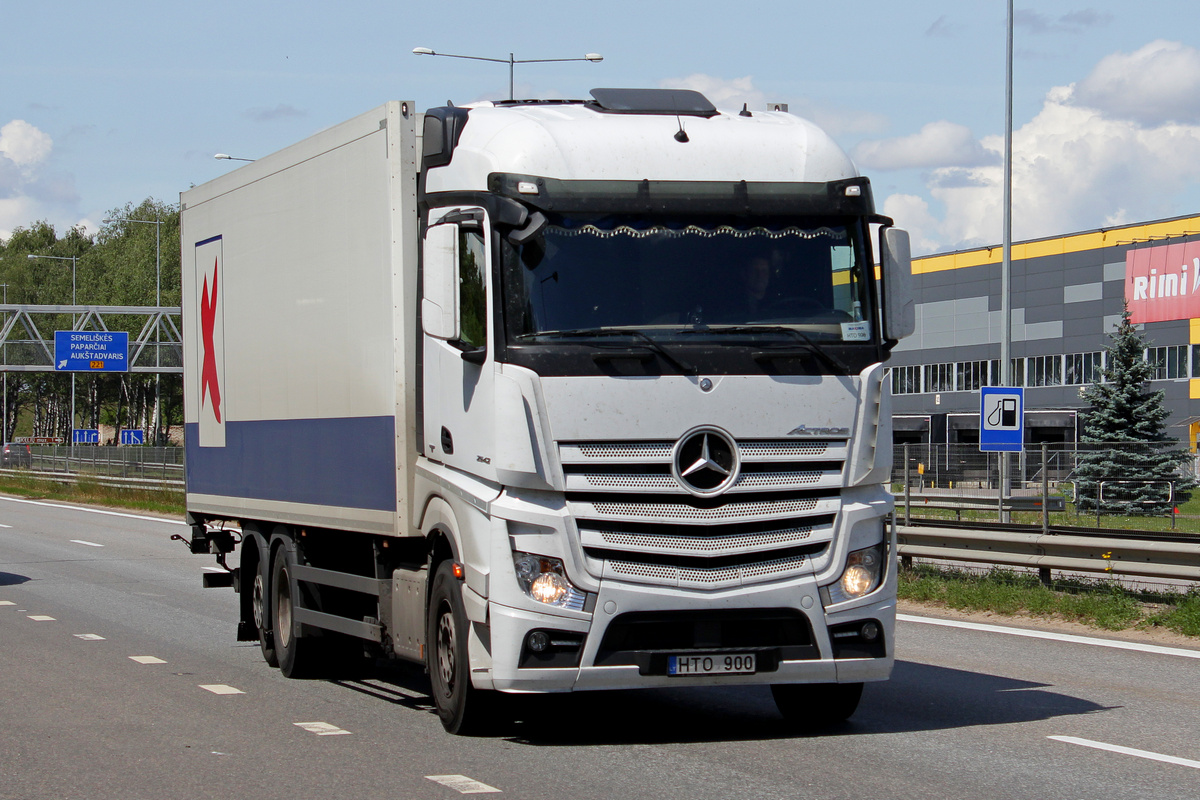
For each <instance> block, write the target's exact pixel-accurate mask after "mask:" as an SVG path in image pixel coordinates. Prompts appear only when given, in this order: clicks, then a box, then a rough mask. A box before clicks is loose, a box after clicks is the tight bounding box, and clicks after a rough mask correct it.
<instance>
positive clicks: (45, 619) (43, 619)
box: [29, 614, 54, 622]
mask: <svg viewBox="0 0 1200 800" xmlns="http://www.w3.org/2000/svg"><path fill="white" fill-rule="evenodd" d="M29 618H30V619H31V620H33V621H34V622H54V617H51V616H47V615H46V614H30V615H29Z"/></svg>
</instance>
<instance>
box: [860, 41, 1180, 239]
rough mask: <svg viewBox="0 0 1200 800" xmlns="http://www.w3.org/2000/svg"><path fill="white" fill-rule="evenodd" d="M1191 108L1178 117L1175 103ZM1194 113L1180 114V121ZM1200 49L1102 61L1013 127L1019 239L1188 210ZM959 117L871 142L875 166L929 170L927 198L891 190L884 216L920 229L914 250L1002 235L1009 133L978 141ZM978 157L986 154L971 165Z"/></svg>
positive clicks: (865, 160) (1160, 48)
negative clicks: (1179, 204)
mask: <svg viewBox="0 0 1200 800" xmlns="http://www.w3.org/2000/svg"><path fill="white" fill-rule="evenodd" d="M1181 109H1186V110H1187V113H1186V115H1185V114H1184V113H1169V110H1173V111H1176V112H1179V111H1180V110H1181ZM1181 119H1183V120H1185V121H1179V120H1181ZM1197 123H1200V53H1198V52H1197V51H1195V50H1193V49H1191V48H1187V47H1184V46H1182V45H1178V44H1173V43H1169V42H1153V43H1151V44H1149V45H1147V46H1146V47H1143V48H1142V49H1140V50H1138V51H1137V52H1135V53H1132V54H1122V53H1118V54H1115V55H1112V56H1108V57H1106V58H1105V59H1103V60H1102V61H1101V62H1100V63H1099V64H1097V66H1096V68H1095V69H1094V70H1093V71H1092V73H1091V74H1090V75H1089V76H1088V77H1087V79H1085V80H1084V81H1081V82H1080V83H1079V84H1077V85H1075V84H1073V85H1070V86H1059V87H1055V88H1053V89H1051V90H1050V91H1049V92H1048V93H1047V94H1046V97H1045V99H1044V100H1043V104H1042V108H1041V110H1040V111H1039V112H1038V114H1037V115H1036V116H1035V117H1034V118H1033V119H1031V120H1029V121H1028V122H1027V123H1025V124H1024V125H1022V126H1020V127H1018V128H1017V129H1016V130H1014V131H1013V238H1014V239H1016V240H1022V239H1033V238H1039V237H1043V236H1054V235H1059V234H1064V233H1069V232H1072V231H1079V230H1089V229H1093V228H1100V227H1106V226H1108V225H1117V224H1122V223H1127V222H1131V221H1136V220H1147V219H1156V218H1160V217H1165V216H1171V215H1173V214H1178V213H1181V212H1179V210H1178V209H1177V208H1176V207H1175V206H1174V205H1173V203H1174V201H1175V199H1176V198H1177V197H1179V196H1180V195H1181V194H1182V193H1184V192H1185V191H1189V190H1191V189H1192V188H1193V186H1194V183H1195V181H1194V176H1195V175H1197V174H1200V124H1197ZM968 137H969V132H968V131H967V130H966V129H965V128H962V127H961V126H956V125H953V124H951V123H946V122H937V123H930V124H929V125H926V126H925V127H924V128H922V130H921V132H920V133H917V134H914V135H912V136H908V137H903V138H900V139H893V140H885V141H881V142H864V143H863V144H861V145H859V147H858V148H856V149H855V151H854V154H855V156H856V159H857V160H858V162H859V163H860V164H863V165H864V167H867V168H868V172H869V171H870V170H871V169H875V170H888V169H904V168H921V169H926V170H928V171H927V172H926V173H925V178H924V180H925V185H926V189H927V191H928V195H927V196H926V197H925V198H924V199H923V198H919V197H915V196H913V195H911V194H904V195H893V196H891V197H887V198H885V200H884V202H883V208H884V210H885V213H887V214H888V215H889V216H892V217H894V218H895V219H896V223H897V224H898V225H900V226H902V227H908V228H910V230H912V231H913V232H914V234H915V235H914V237H913V246H914V248H913V249H914V252H921V253H929V252H935V251H939V250H948V249H959V248H965V247H976V246H980V245H990V244H996V243H998V242H1000V240H1001V237H1002V234H1003V232H1002V227H1001V226H1002V221H1003V183H1002V182H1003V166H1002V156H1003V146H1004V142H1003V138H1002V137H1001V136H989V137H985V138H984V139H982V140H980V141H979V142H975V143H973V142H971V141H969V138H968ZM973 154H975V155H979V154H982V156H981V157H979V158H978V160H977V161H976V162H975V164H971V163H970V161H971V159H972V158H973V157H975V156H974V155H973Z"/></svg>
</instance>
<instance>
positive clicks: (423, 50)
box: [413, 47, 604, 100]
mask: <svg viewBox="0 0 1200 800" xmlns="http://www.w3.org/2000/svg"><path fill="white" fill-rule="evenodd" d="M413 55H415V56H444V57H446V58H469V59H471V60H472V61H491V62H493V63H495V64H508V99H509V100H515V99H516V97H515V96H514V92H515V90H514V84H513V79H514V68H515V67H516V65H517V64H546V63H549V62H551V61H591V62H597V61H603V60H604V56H602V55H600V54H599V53H588V54H586V55H584V57H583V58H513V54H512V53H509V54H508V58H484V57H483V56H460V55H455V54H453V53H435V52H434V51H433V50H430V49H429V48H428V47H414V48H413Z"/></svg>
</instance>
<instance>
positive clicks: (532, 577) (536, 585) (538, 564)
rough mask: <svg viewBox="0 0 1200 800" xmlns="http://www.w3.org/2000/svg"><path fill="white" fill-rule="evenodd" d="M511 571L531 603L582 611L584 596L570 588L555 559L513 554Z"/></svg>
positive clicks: (560, 563)
mask: <svg viewBox="0 0 1200 800" xmlns="http://www.w3.org/2000/svg"><path fill="white" fill-rule="evenodd" d="M513 568H514V570H515V571H516V573H517V583H518V584H520V586H521V589H522V590H523V591H524V592H525V594H527V595H529V596H530V597H531V598H533V599H534V600H537V601H538V602H539V603H545V604H546V605H548V606H557V607H559V608H569V609H571V610H573V611H582V610H583V603H584V600H586V599H587V594H586V593H584V592H581V591H579V590H578V589H576V588H575V587H574V586H572V585H571V582H570V581H569V580H567V571H566V569H564V568H563V563H562V561H560V560H559V559H557V558H551V557H550V556H538V555H533V554H532V553H513Z"/></svg>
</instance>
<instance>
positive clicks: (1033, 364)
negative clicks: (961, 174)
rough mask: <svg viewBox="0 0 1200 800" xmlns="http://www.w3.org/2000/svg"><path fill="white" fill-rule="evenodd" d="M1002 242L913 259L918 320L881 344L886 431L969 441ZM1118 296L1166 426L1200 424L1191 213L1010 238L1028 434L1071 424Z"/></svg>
mask: <svg viewBox="0 0 1200 800" xmlns="http://www.w3.org/2000/svg"><path fill="white" fill-rule="evenodd" d="M1001 257H1002V248H1001V247H1000V246H999V245H997V246H994V247H983V248H979V249H976V250H965V251H960V252H954V253H947V254H942V255H934V256H928V257H925V258H918V259H914V260H913V290H914V295H915V299H916V303H917V306H916V310H917V330H916V333H915V334H914V335H913V336H912V337H910V338H908V339H905V340H904V341H902V342H901V343H900V344H899V345H898V346H897V347H896V349H895V350H894V351H893V353H892V360H891V362H890V367H891V386H892V396H893V399H892V408H893V427H894V441H895V443H896V444H903V443H930V444H941V443H964V444H971V443H977V442H978V441H979V389H980V387H983V386H997V385H999V384H1000V340H1001V336H1002V333H1003V331H1002V317H1001ZM1125 303H1128V305H1129V309H1130V311H1131V313H1132V315H1133V316H1132V320H1133V322H1134V323H1138V327H1139V329H1140V330H1141V332H1142V335H1143V337H1144V338H1145V340H1146V344H1147V351H1146V358H1147V359H1148V360H1149V361H1150V362H1151V363H1153V364H1154V366H1155V377H1154V380H1153V381H1152V383H1151V388H1152V389H1162V390H1163V391H1164V392H1165V397H1166V404H1167V407H1168V408H1169V410H1170V414H1171V416H1170V419H1169V420H1168V423H1167V424H1168V428H1167V430H1168V432H1169V434H1171V435H1174V436H1176V437H1177V438H1178V439H1180V440H1181V441H1183V442H1187V443H1188V444H1189V445H1190V446H1191V447H1192V449H1193V450H1194V449H1195V448H1196V440H1197V435H1198V434H1200V216H1189V217H1178V218H1174V219H1166V220H1159V221H1156V222H1146V223H1139V224H1135V225H1126V226H1119V227H1112V228H1102V229H1099V230H1094V231H1087V232H1083V233H1073V234H1069V235H1066V236H1059V237H1053V238H1047V239H1037V240H1034V241H1027V242H1019V243H1014V244H1013V246H1012V254H1011V273H1010V304H1011V305H1010V307H1011V311H1012V336H1011V340H1010V341H1011V346H1010V351H1009V353H1010V356H1011V358H1012V364H1013V376H1014V383H1015V384H1016V385H1019V386H1024V387H1026V388H1025V443H1026V446H1027V447H1028V446H1030V445H1036V444H1039V443H1041V442H1051V443H1063V444H1066V445H1068V446H1069V444H1070V443H1074V442H1077V441H1079V437H1080V434H1081V432H1082V421H1081V418H1080V417H1081V415H1080V412H1081V410H1082V409H1083V408H1084V405H1085V404H1084V402H1083V400H1082V398H1081V393H1082V390H1083V388H1084V387H1085V386H1086V385H1087V384H1088V383H1090V382H1092V380H1093V379H1094V378H1095V377H1096V376H1097V375H1098V374H1099V373H1100V371H1101V370H1102V369H1103V365H1104V361H1103V358H1104V355H1103V354H1104V350H1105V348H1106V347H1107V346H1108V344H1109V342H1110V341H1111V338H1110V334H1111V333H1112V332H1113V331H1114V329H1115V327H1116V325H1117V323H1119V322H1120V319H1121V313H1122V309H1123V307H1124V304H1125Z"/></svg>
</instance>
